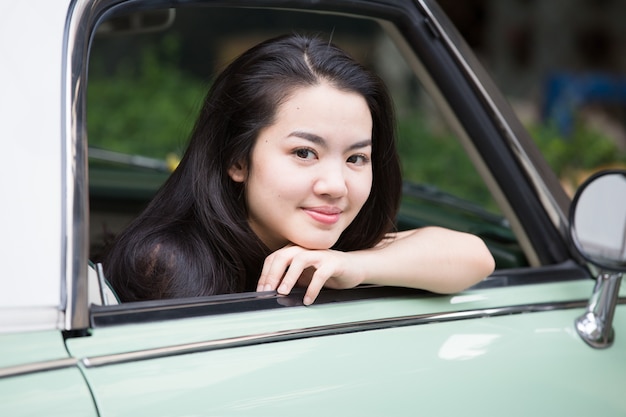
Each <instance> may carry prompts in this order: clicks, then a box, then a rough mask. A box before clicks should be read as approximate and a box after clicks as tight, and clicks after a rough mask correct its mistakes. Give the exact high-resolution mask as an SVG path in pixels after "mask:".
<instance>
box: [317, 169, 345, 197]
mask: <svg viewBox="0 0 626 417" xmlns="http://www.w3.org/2000/svg"><path fill="white" fill-rule="evenodd" d="M344 169H345V168H344V166H343V164H342V163H328V164H323V166H320V167H319V170H318V172H317V178H316V180H315V183H314V184H313V192H315V194H317V195H323V196H327V197H331V198H340V197H343V196H345V195H346V194H347V193H348V184H347V181H346V179H347V178H346V173H345V172H344Z"/></svg>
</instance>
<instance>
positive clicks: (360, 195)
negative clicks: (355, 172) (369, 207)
mask: <svg viewBox="0 0 626 417" xmlns="http://www.w3.org/2000/svg"><path fill="white" fill-rule="evenodd" d="M371 191H372V174H371V172H370V173H368V175H360V176H358V177H357V178H355V179H354V180H353V182H352V195H353V200H354V202H355V203H358V205H359V210H360V209H361V207H363V204H365V202H366V201H367V198H368V197H369V195H370V192H371Z"/></svg>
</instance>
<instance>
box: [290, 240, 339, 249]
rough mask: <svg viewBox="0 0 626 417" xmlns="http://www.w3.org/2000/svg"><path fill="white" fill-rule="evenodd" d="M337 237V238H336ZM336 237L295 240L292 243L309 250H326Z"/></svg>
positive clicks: (334, 241) (331, 245)
mask: <svg viewBox="0 0 626 417" xmlns="http://www.w3.org/2000/svg"><path fill="white" fill-rule="evenodd" d="M337 239H339V238H337ZM337 239H315V240H314V239H310V240H308V239H307V240H302V239H300V240H297V241H293V242H292V243H293V244H294V245H297V246H300V247H302V248H304V249H310V250H326V249H330V248H332V247H333V245H334V244H335V243H336V242H337Z"/></svg>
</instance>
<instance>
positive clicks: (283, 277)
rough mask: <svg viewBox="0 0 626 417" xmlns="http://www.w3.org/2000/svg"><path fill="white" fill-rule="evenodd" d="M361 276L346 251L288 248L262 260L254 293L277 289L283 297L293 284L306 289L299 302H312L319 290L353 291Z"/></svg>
mask: <svg viewBox="0 0 626 417" xmlns="http://www.w3.org/2000/svg"><path fill="white" fill-rule="evenodd" d="M363 277H364V273H363V272H362V271H361V270H360V268H359V266H358V264H357V263H356V262H350V253H349V252H339V251H334V250H330V249H326V250H310V249H305V248H302V247H300V246H295V245H288V246H285V247H284V248H281V249H279V250H277V251H276V252H274V253H272V254H271V255H270V256H268V257H267V258H266V259H265V263H264V265H263V271H262V272H261V277H260V278H259V283H258V285H257V291H272V290H277V291H278V293H279V294H284V295H287V294H289V293H290V292H291V289H292V288H293V287H294V286H295V285H296V284H298V285H300V286H306V287H307V290H306V293H305V295H304V300H303V303H304V304H305V305H310V304H312V303H313V301H315V299H316V298H317V296H318V294H319V293H320V291H321V289H322V287H324V286H326V287H328V288H334V289H344V288H353V287H356V286H357V285H359V284H360V283H361V282H362V281H363Z"/></svg>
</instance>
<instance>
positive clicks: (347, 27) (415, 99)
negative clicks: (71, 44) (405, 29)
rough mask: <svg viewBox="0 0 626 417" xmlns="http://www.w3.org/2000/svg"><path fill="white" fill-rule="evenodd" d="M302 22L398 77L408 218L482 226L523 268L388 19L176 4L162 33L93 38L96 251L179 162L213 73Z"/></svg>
mask: <svg viewBox="0 0 626 417" xmlns="http://www.w3.org/2000/svg"><path fill="white" fill-rule="evenodd" d="M107 27H109V28H110V26H107V24H106V22H105V24H103V25H102V26H101V28H107ZM294 31H300V32H305V33H321V34H323V35H325V36H331V37H332V40H333V42H335V43H337V44H338V45H339V46H341V47H342V48H344V49H345V50H347V51H349V52H350V53H351V54H352V55H353V56H354V57H355V58H356V59H357V60H358V61H360V62H361V63H363V64H364V65H366V66H369V67H371V68H373V69H374V70H375V71H376V72H377V73H378V74H379V75H380V76H381V77H382V78H383V79H384V80H385V82H386V84H387V85H388V87H389V89H390V91H391V93H392V96H393V98H394V103H395V106H396V112H397V120H398V123H397V125H398V140H399V150H400V155H401V158H402V166H403V175H404V180H405V193H404V198H403V203H402V208H401V211H400V215H399V219H398V223H399V227H400V228H411V227H420V226H424V225H441V226H445V227H449V228H452V229H457V230H465V231H468V232H472V233H476V234H479V235H481V236H482V237H483V238H485V239H488V240H489V241H488V244H490V248H492V251H493V252H494V255H496V259H497V263H498V268H507V267H519V266H525V265H526V264H527V263H526V259H525V257H524V255H523V254H522V252H521V250H520V249H519V246H518V245H517V242H516V239H515V236H514V235H513V234H512V233H511V231H510V229H509V227H508V224H507V222H506V220H505V219H504V218H503V217H502V216H501V214H500V212H499V209H498V207H497V205H496V204H495V203H494V201H493V199H492V197H491V194H490V192H489V191H488V189H487V187H486V186H485V184H484V182H483V180H482V179H481V178H480V176H479V175H478V174H477V172H476V170H475V169H474V167H473V165H472V163H471V161H470V159H469V158H468V157H467V155H466V153H465V151H464V150H463V148H462V147H461V145H460V144H459V142H458V140H457V138H456V137H455V135H454V134H453V133H452V132H451V130H450V129H449V128H448V126H447V125H446V123H445V121H444V119H443V118H442V117H441V115H440V113H439V111H438V109H437V108H436V106H435V105H434V104H433V101H432V100H431V99H430V97H429V96H428V95H427V94H426V92H425V91H424V89H423V88H422V86H421V83H420V81H419V80H418V79H417V77H416V76H415V75H414V74H413V73H412V71H411V70H410V69H409V67H408V65H407V64H406V63H405V61H404V60H403V58H402V57H401V55H400V53H399V52H398V50H397V49H396V48H395V46H394V44H393V42H392V41H391V40H390V39H389V38H388V36H387V35H386V34H385V32H384V31H383V30H382V28H381V27H380V25H379V24H378V23H376V22H375V21H373V20H365V19H355V18H349V17H345V16H332V15H326V14H311V13H297V12H287V11H259V10H249V9H219V10H215V9H211V8H201V9H191V8H183V9H179V10H176V17H175V19H174V21H173V23H172V24H171V25H170V26H169V27H168V28H167V29H161V30H158V31H147V32H141V31H120V32H119V33H118V32H116V31H108V32H107V31H105V30H100V33H98V34H97V35H96V37H95V39H94V41H93V45H92V48H91V54H90V62H89V83H88V102H87V114H88V119H87V120H88V137H89V156H90V158H89V164H90V209H91V218H90V224H91V230H90V236H91V249H90V250H91V253H90V257H91V259H92V260H93V261H96V262H97V261H98V260H99V259H100V258H101V256H102V253H103V251H104V250H105V248H106V245H107V244H108V243H109V242H110V241H111V240H112V239H113V238H114V237H115V235H116V234H117V233H119V231H121V230H122V229H123V227H124V226H125V225H126V224H128V222H129V221H130V220H131V219H132V218H133V217H134V216H135V215H136V214H137V213H138V212H139V211H140V210H141V209H142V208H143V207H144V206H145V204H146V203H147V202H148V201H149V199H150V198H151V196H152V195H153V193H154V192H155V191H156V189H157V188H158V187H159V185H160V184H161V183H162V182H163V181H164V180H165V179H166V178H167V176H168V175H169V173H170V172H171V171H172V170H173V169H174V168H175V166H176V163H177V161H178V160H179V158H180V157H181V156H182V153H183V151H184V148H185V144H186V141H187V139H188V136H189V133H190V131H191V129H192V127H193V123H194V120H195V117H196V114H197V112H198V110H199V108H200V105H201V102H202V100H203V98H204V95H205V94H206V91H207V89H208V87H209V86H210V83H211V80H212V77H213V76H215V75H216V74H217V73H218V72H219V71H220V70H221V69H222V68H223V67H224V66H225V65H226V64H227V63H228V62H229V61H230V60H231V59H233V58H234V57H235V56H237V55H238V54H239V53H241V52H243V51H244V50H245V49H247V48H248V47H250V46H252V45H254V44H256V43H258V42H259V41H261V40H264V39H267V38H269V37H272V36H275V35H279V34H284V33H291V32H294ZM498 254H499V255H498Z"/></svg>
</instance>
